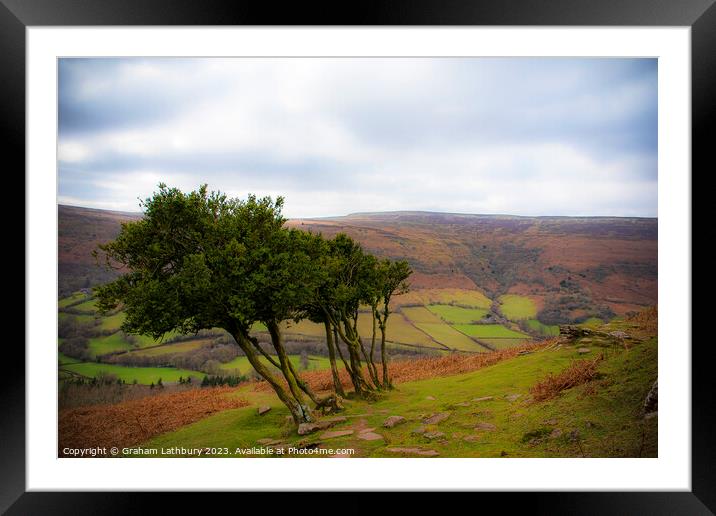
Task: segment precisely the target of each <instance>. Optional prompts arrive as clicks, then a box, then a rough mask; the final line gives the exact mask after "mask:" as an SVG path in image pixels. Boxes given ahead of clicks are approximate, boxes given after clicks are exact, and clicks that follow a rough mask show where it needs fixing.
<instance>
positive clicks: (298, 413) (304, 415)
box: [232, 331, 313, 425]
mask: <svg viewBox="0 0 716 516" xmlns="http://www.w3.org/2000/svg"><path fill="white" fill-rule="evenodd" d="M232 335H233V337H234V340H236V343H237V344H238V345H239V347H240V348H241V350H242V351H243V352H244V354H245V355H246V358H247V359H248V360H249V363H250V364H251V366H252V367H253V368H254V370H256V372H257V373H258V374H259V375H260V376H261V377H262V378H263V379H264V380H266V381H267V382H268V383H269V385H271V387H272V388H273V390H274V391H275V392H276V395H277V396H278V398H279V399H280V400H281V402H283V404H284V405H286V407H287V408H288V410H289V412H291V417H292V418H293V421H294V422H295V423H296V425H300V424H301V423H308V422H311V421H312V420H313V418H312V416H311V413H310V411H309V410H306V407H304V406H302V405H301V403H299V402H298V400H296V398H295V397H294V396H292V395H291V394H290V393H289V392H287V391H286V389H284V388H283V385H281V382H279V381H278V380H277V379H276V377H274V375H273V374H271V371H269V369H268V368H267V367H266V366H265V365H264V364H263V363H262V362H261V359H260V358H259V356H258V355H257V354H256V351H254V349H253V347H252V343H251V341H250V340H249V338H248V336H245V335H243V334H242V333H241V332H239V331H234V332H232Z"/></svg>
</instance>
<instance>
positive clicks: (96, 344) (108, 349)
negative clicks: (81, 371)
mask: <svg viewBox="0 0 716 516" xmlns="http://www.w3.org/2000/svg"><path fill="white" fill-rule="evenodd" d="M88 349H89V352H90V356H92V357H96V356H100V355H106V354H107V353H115V352H117V351H128V350H130V349H132V345H131V344H130V343H129V342H127V341H126V340H125V339H124V336H123V334H122V333H121V332H116V333H113V334H112V335H107V336H106V337H93V338H91V339H89V346H88Z"/></svg>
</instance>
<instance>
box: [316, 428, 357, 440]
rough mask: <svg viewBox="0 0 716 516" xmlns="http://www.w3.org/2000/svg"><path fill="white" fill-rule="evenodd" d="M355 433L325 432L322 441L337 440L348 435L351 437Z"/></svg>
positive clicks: (350, 431) (341, 431)
mask: <svg viewBox="0 0 716 516" xmlns="http://www.w3.org/2000/svg"><path fill="white" fill-rule="evenodd" d="M352 433H353V430H333V431H331V432H323V433H322V434H321V439H335V438H336V437H344V436H346V435H351V434H352Z"/></svg>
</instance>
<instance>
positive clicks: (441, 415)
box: [423, 412, 450, 425]
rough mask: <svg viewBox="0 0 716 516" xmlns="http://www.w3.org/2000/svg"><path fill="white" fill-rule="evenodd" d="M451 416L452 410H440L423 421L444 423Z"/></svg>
mask: <svg viewBox="0 0 716 516" xmlns="http://www.w3.org/2000/svg"><path fill="white" fill-rule="evenodd" d="M449 417H450V412H438V413H437V414H433V415H432V416H429V417H427V418H425V419H423V423H425V424H426V425H437V424H439V423H442V422H443V421H445V420H446V419H447V418H449Z"/></svg>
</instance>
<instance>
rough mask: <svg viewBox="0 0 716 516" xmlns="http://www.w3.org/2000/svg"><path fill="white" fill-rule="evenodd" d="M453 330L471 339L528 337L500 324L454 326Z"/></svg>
mask: <svg viewBox="0 0 716 516" xmlns="http://www.w3.org/2000/svg"><path fill="white" fill-rule="evenodd" d="M455 328H456V329H458V330H459V331H461V332H463V333H465V334H467V335H471V336H473V337H478V338H479V337H485V338H490V337H493V338H496V337H505V338H511V339H519V338H527V337H529V335H525V334H524V333H520V332H517V331H514V330H510V329H509V328H505V327H504V326H502V325H500V324H456V325H455Z"/></svg>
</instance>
